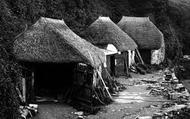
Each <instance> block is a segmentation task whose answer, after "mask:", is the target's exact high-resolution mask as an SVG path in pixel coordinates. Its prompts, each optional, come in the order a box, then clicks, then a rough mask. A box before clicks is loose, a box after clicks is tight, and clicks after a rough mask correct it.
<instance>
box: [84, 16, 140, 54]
mask: <svg viewBox="0 0 190 119" xmlns="http://www.w3.org/2000/svg"><path fill="white" fill-rule="evenodd" d="M85 35H86V36H87V37H88V38H87V40H89V41H90V42H91V43H93V44H95V45H107V44H113V45H114V46H115V47H116V48H117V49H118V50H119V51H121V52H123V51H127V50H135V49H136V48H137V45H136V43H135V42H134V41H133V39H131V37H129V36H128V35H127V34H126V33H125V32H124V31H122V30H121V29H120V28H119V27H118V26H117V25H116V24H115V23H114V22H113V21H111V19H110V18H109V17H99V18H98V19H97V20H96V21H95V22H93V23H92V24H91V25H90V26H89V27H88V28H87V30H86V34H85Z"/></svg>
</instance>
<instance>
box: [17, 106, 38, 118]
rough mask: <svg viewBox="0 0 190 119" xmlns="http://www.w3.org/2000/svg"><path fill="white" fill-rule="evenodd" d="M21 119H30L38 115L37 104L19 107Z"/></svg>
mask: <svg viewBox="0 0 190 119" xmlns="http://www.w3.org/2000/svg"><path fill="white" fill-rule="evenodd" d="M19 113H20V119H29V118H31V117H34V116H35V115H36V114H37V113H38V105H37V104H29V105H27V106H20V107H19Z"/></svg>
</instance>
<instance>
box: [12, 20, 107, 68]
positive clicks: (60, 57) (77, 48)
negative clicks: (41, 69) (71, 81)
mask: <svg viewBox="0 0 190 119" xmlns="http://www.w3.org/2000/svg"><path fill="white" fill-rule="evenodd" d="M14 54H15V56H16V58H17V59H19V60H25V61H30V62H55V63H62V62H83V63H87V64H90V65H92V66H93V67H97V66H99V65H100V64H102V63H103V62H105V59H104V58H105V55H104V53H103V52H102V51H101V50H100V49H99V48H97V47H95V46H93V45H92V44H91V43H89V42H87V41H86V40H84V39H82V38H81V37H79V36H78V35H76V34H75V33H74V32H73V31H72V30H71V29H70V28H69V27H68V26H67V25H66V24H65V22H64V21H63V20H57V19H52V18H44V17H41V18H40V19H39V20H38V21H37V22H36V23H35V24H34V25H32V26H31V27H30V28H28V29H27V30H26V31H25V32H23V33H22V34H21V35H19V36H18V37H17V38H16V40H15V42H14Z"/></svg>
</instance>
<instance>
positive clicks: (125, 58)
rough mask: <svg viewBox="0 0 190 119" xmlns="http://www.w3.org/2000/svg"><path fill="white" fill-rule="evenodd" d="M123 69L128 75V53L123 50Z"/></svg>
mask: <svg viewBox="0 0 190 119" xmlns="http://www.w3.org/2000/svg"><path fill="white" fill-rule="evenodd" d="M124 71H125V73H126V75H127V76H128V75H129V69H128V54H127V52H124Z"/></svg>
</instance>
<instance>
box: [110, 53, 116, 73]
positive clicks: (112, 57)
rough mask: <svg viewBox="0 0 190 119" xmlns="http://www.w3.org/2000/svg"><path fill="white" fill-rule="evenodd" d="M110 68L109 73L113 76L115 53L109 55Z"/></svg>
mask: <svg viewBox="0 0 190 119" xmlns="http://www.w3.org/2000/svg"><path fill="white" fill-rule="evenodd" d="M110 69H111V75H112V76H115V55H112V56H111V57H110Z"/></svg>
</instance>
